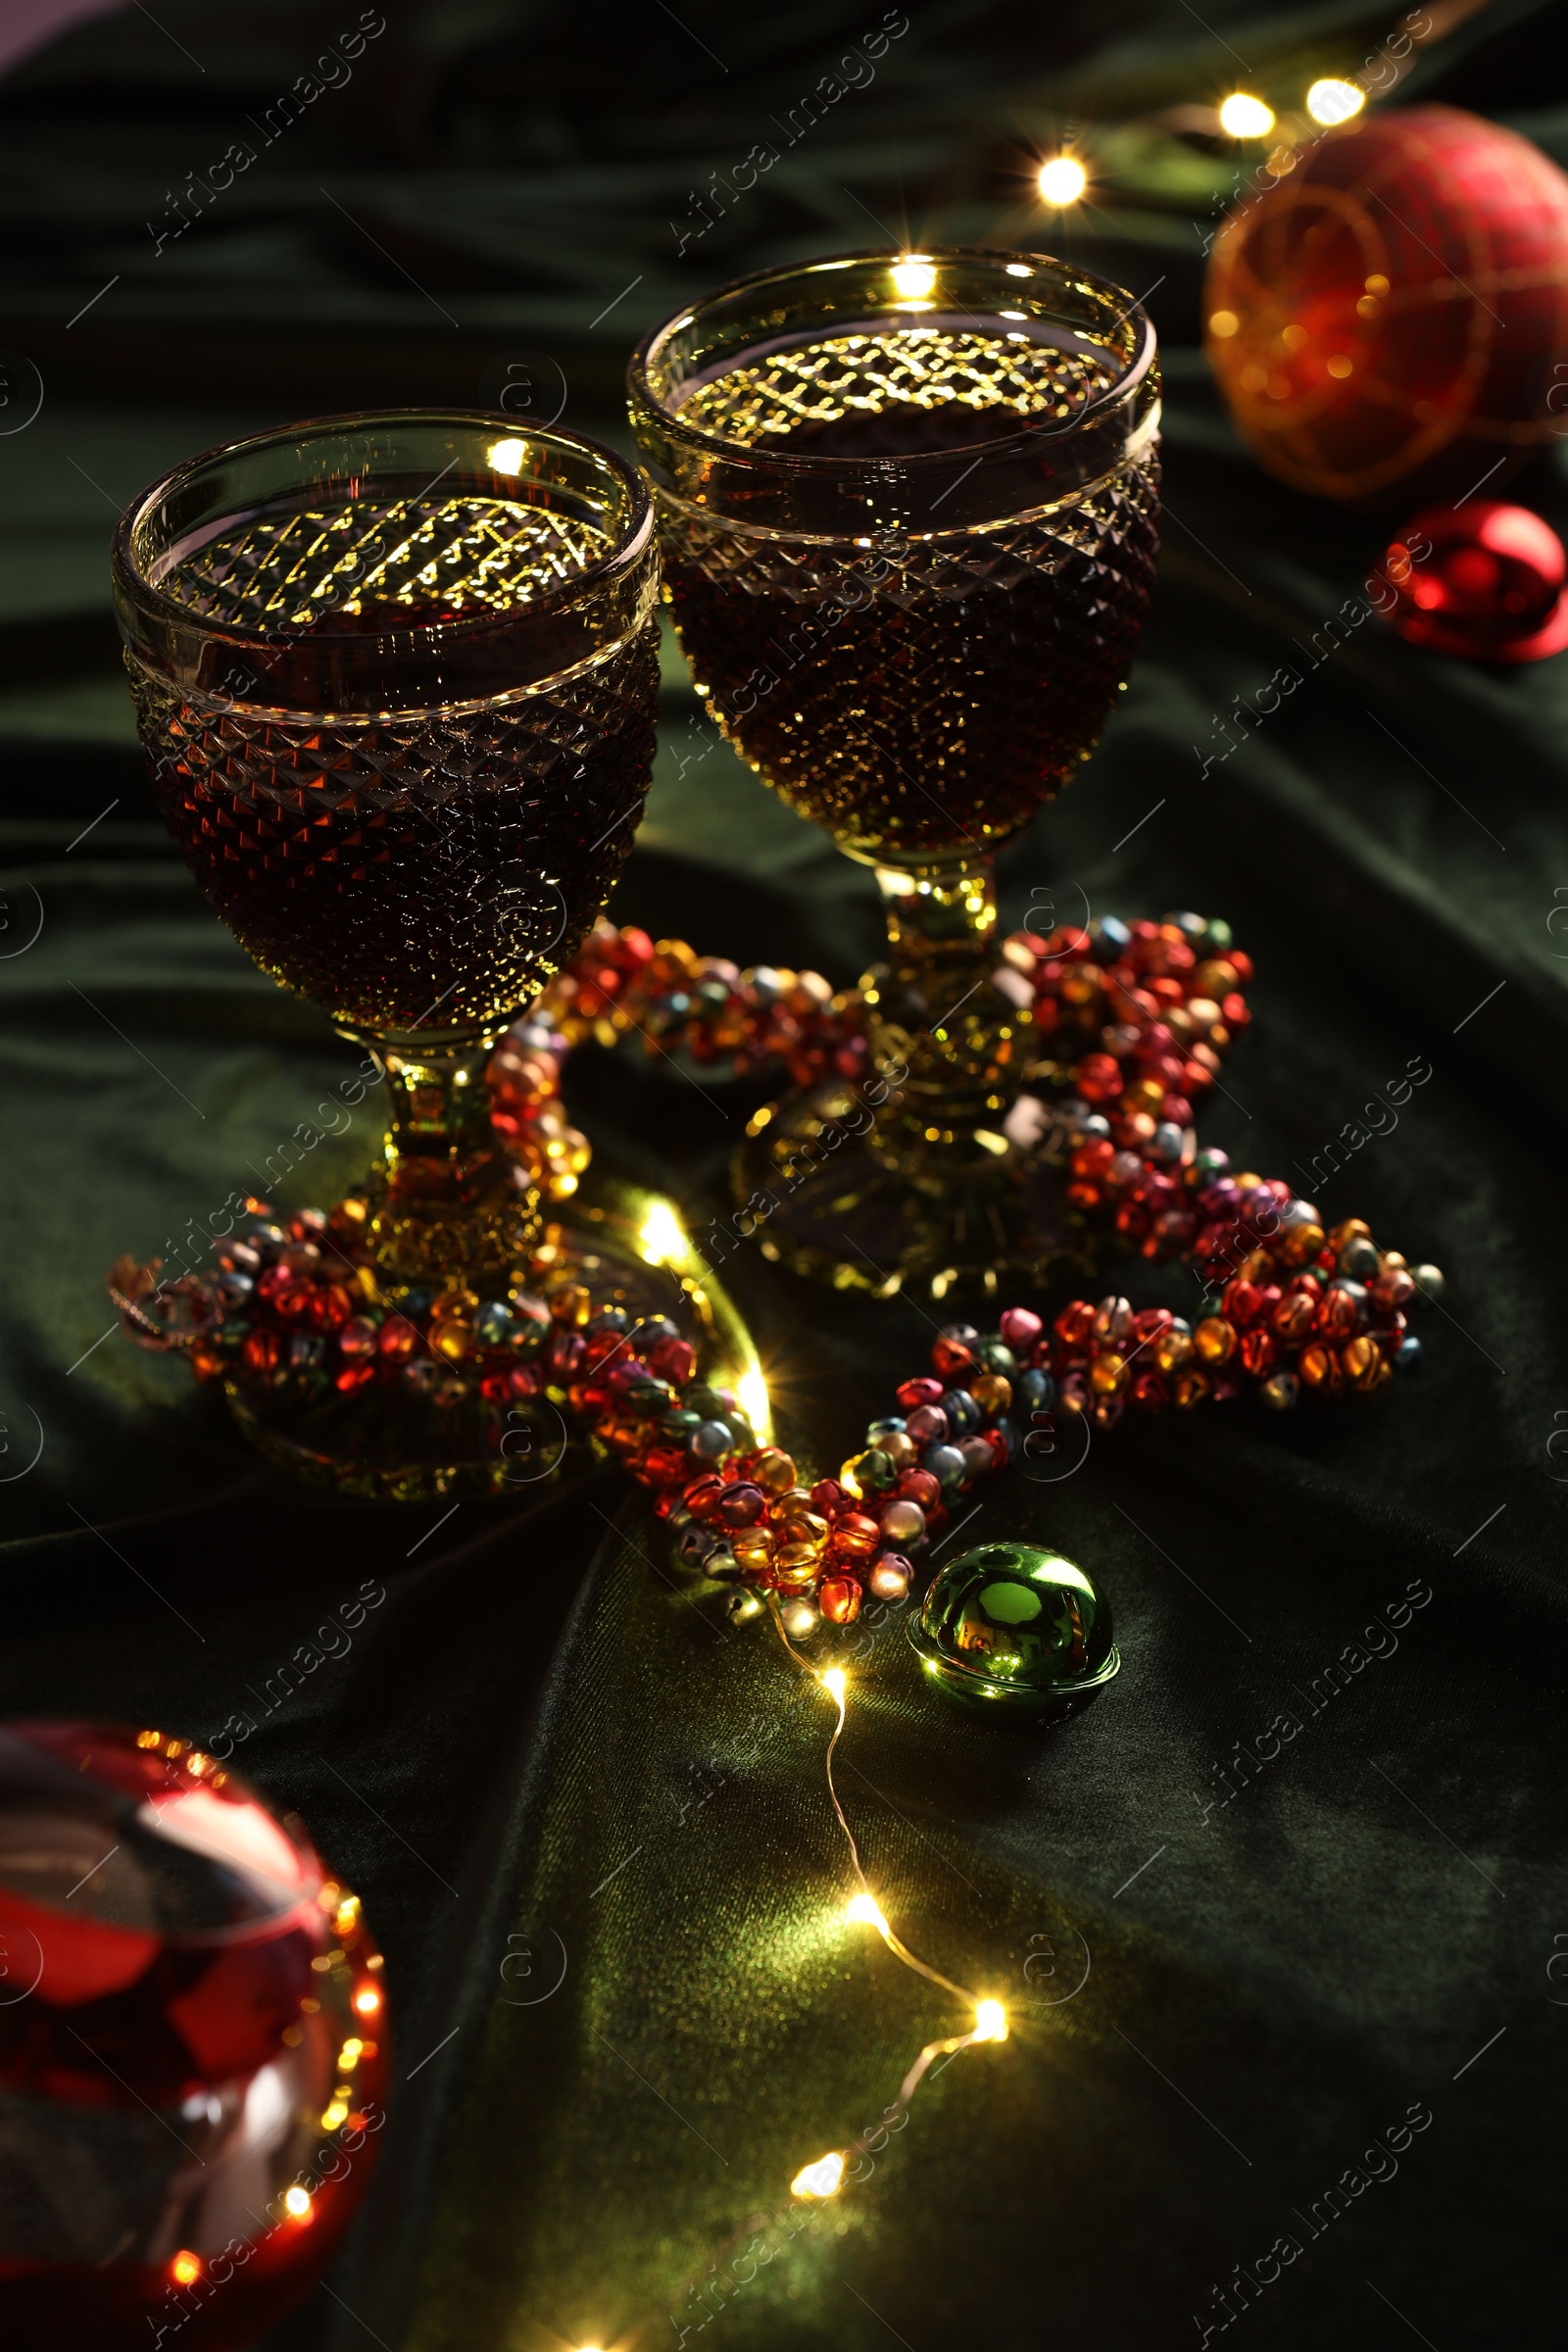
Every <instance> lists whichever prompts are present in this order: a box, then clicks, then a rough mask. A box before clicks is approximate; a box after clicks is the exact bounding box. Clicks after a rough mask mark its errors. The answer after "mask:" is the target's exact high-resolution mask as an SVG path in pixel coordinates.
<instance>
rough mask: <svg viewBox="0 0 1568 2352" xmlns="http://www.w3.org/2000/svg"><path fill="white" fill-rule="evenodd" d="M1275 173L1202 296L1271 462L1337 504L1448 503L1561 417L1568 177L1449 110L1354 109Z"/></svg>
mask: <svg viewBox="0 0 1568 2352" xmlns="http://www.w3.org/2000/svg"><path fill="white" fill-rule="evenodd" d="M1281 166H1282V167H1283V169H1282V170H1280V176H1278V177H1276V178H1275V180H1274V182H1273V184H1272V185H1271V186H1269V187H1268V188H1266V189H1265V190H1264V191H1263V192H1262V193H1261V194H1259V195H1257V196H1255V197H1251V198H1248V199H1245V200H1244V201H1243V202H1242V203H1241V204H1240V205H1239V206H1237V208H1236V209H1235V210H1234V211H1233V212H1232V213H1231V215H1230V217H1229V218H1228V220H1227V221H1225V223H1224V225H1223V226H1222V227H1221V229H1220V231H1219V233H1218V235H1217V236H1216V237H1215V239H1214V245H1213V250H1212V253H1211V255H1210V257H1209V266H1208V276H1207V281H1206V284H1205V288H1204V306H1203V307H1204V316H1205V319H1206V334H1207V348H1208V356H1209V361H1210V364H1211V366H1212V368H1213V369H1214V373H1215V375H1216V377H1217V378H1218V381H1219V384H1220V388H1221V390H1222V391H1223V393H1224V395H1225V398H1226V401H1227V403H1228V404H1229V407H1230V410H1231V415H1232V417H1234V419H1235V422H1236V426H1237V429H1238V431H1239V432H1240V433H1241V434H1242V436H1243V438H1244V439H1245V440H1246V441H1247V442H1248V443H1249V444H1250V447H1251V449H1252V451H1253V452H1254V454H1255V455H1256V456H1257V458H1258V459H1259V460H1260V461H1261V463H1262V464H1263V465H1264V466H1267V467H1268V469H1269V471H1270V472H1271V473H1274V474H1277V475H1278V476H1279V477H1280V479H1281V480H1282V481H1286V482H1289V483H1291V484H1292V485H1293V486H1294V487H1295V488H1297V489H1300V490H1312V491H1317V492H1319V493H1321V494H1322V495H1323V496H1325V497H1328V498H1340V499H1353V500H1368V499H1370V500H1378V499H1382V498H1384V497H1385V496H1386V495H1387V494H1389V493H1390V492H1397V493H1398V494H1399V495H1401V496H1403V495H1407V494H1414V495H1417V496H1423V495H1424V496H1428V497H1431V496H1436V495H1440V494H1446V495H1450V496H1451V495H1452V494H1454V493H1456V492H1458V493H1463V492H1465V491H1467V490H1469V489H1471V488H1473V487H1478V486H1479V481H1478V477H1480V478H1481V479H1484V478H1485V477H1486V476H1487V474H1488V473H1489V471H1493V472H1494V480H1495V479H1496V474H1495V470H1494V469H1496V468H1497V467H1498V462H1499V460H1501V461H1503V462H1504V463H1506V462H1507V461H1509V460H1512V461H1513V462H1514V464H1515V465H1517V464H1518V463H1521V462H1522V461H1523V459H1524V458H1525V456H1526V455H1527V454H1528V453H1529V451H1530V450H1531V449H1532V448H1534V447H1536V446H1537V445H1538V444H1539V443H1540V442H1542V441H1544V440H1545V439H1547V438H1548V437H1549V436H1550V435H1551V434H1552V433H1553V432H1554V431H1557V430H1560V429H1561V427H1562V422H1563V419H1562V417H1560V416H1559V414H1558V413H1557V412H1558V411H1559V410H1560V409H1562V408H1563V406H1564V405H1565V402H1568V373H1564V374H1563V375H1562V377H1561V379H1560V381H1559V378H1558V377H1557V376H1556V375H1554V373H1553V355H1554V354H1560V353H1562V352H1564V351H1568V175H1565V174H1564V173H1563V172H1560V171H1559V170H1558V169H1557V166H1556V165H1555V164H1553V163H1551V162H1550V161H1549V160H1548V159H1547V158H1546V157H1545V156H1544V155H1543V154H1542V153H1541V151H1540V149H1539V148H1537V147H1533V146H1532V145H1531V144H1530V142H1529V140H1528V139H1523V138H1521V137H1519V136H1518V134H1517V133H1516V132H1514V131H1511V130H1503V129H1500V128H1499V127H1498V125H1497V124H1496V123H1484V122H1482V121H1481V120H1480V119H1479V118H1478V117H1477V116H1474V115H1467V114H1463V113H1461V112H1460V111H1459V110H1458V109H1457V108H1454V107H1446V106H1414V107H1406V108H1403V109H1396V110H1393V111H1391V112H1389V113H1387V114H1380V115H1375V116H1372V117H1369V118H1367V119H1364V120H1361V121H1357V122H1356V123H1350V124H1347V125H1346V126H1345V127H1344V128H1342V129H1340V130H1336V131H1330V132H1326V133H1325V134H1324V136H1323V137H1321V138H1319V139H1317V140H1314V141H1313V142H1312V144H1311V145H1309V146H1305V147H1301V148H1298V149H1297V150H1296V152H1295V154H1294V156H1292V157H1290V158H1280V159H1277V161H1276V162H1275V163H1274V168H1275V169H1277V170H1279V169H1280V167H1281ZM1554 389H1555V391H1556V404H1555V406H1553V397H1552V396H1553V392H1554Z"/></svg>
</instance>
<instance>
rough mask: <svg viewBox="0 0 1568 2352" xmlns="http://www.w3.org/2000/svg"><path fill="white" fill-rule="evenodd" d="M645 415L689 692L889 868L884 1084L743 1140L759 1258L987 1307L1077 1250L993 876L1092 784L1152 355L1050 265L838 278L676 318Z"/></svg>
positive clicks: (845, 265) (653, 348)
mask: <svg viewBox="0 0 1568 2352" xmlns="http://www.w3.org/2000/svg"><path fill="white" fill-rule="evenodd" d="M630 403H631V415H632V422H633V426H634V428H635V431H636V435H637V441H638V447H639V451H640V454H641V457H642V462H643V466H644V470H645V472H646V473H647V475H648V477H649V479H650V481H651V483H652V484H653V486H654V491H655V497H656V502H657V505H658V509H659V517H660V533H661V539H662V551H663V575H664V586H663V595H664V598H665V600H666V602H667V603H668V605H669V607H670V611H671V614H672V617H673V620H674V623H675V627H676V629H677V631H678V632H679V635H680V641H681V645H682V647H683V649H684V651H685V654H686V657H687V660H688V661H689V662H690V663H691V667H692V670H693V672H694V675H695V679H696V682H697V692H698V693H699V695H700V696H702V697H703V698H704V701H705V703H706V706H707V708H708V709H709V710H710V711H711V713H712V715H713V717H714V719H715V720H716V721H717V723H718V725H719V727H720V728H721V729H722V730H723V732H724V734H725V735H726V736H727V738H728V739H729V741H730V742H731V743H732V744H733V745H734V746H735V748H736V750H737V751H738V752H739V753H740V754H741V756H742V758H743V759H745V760H747V761H748V762H749V763H750V765H751V766H753V767H754V768H755V769H756V770H757V771H758V773H759V774H760V776H762V777H763V779H764V780H765V781H766V782H767V783H768V784H770V785H771V786H772V787H773V789H774V791H775V792H777V793H778V794H779V795H780V796H781V797H782V798H783V799H784V800H785V801H786V802H788V804H789V805H790V807H791V808H792V809H797V810H798V811H799V812H800V813H801V814H802V815H805V816H808V817H811V818H813V819H814V820H815V821H816V822H817V823H819V824H821V825H823V826H825V827H826V829H827V831H828V832H829V833H830V834H831V835H832V837H833V839H834V841H835V842H836V843H837V844H838V846H839V848H840V849H842V850H843V851H844V852H845V853H846V854H847V855H848V856H849V857H851V858H858V859H859V860H860V861H861V862H862V863H865V864H867V865H870V866H872V867H873V868H874V869H875V872H876V877H877V881H878V884H879V886H880V889H881V894H882V901H883V907H884V911H885V914H886V917H887V924H888V935H889V961H888V966H887V968H886V970H882V969H879V970H878V971H877V972H876V973H874V974H872V975H871V976H870V977H869V978H868V980H867V982H866V983H865V986H866V998H867V1003H868V1005H869V1006H870V1008H871V1019H872V1032H871V1044H872V1054H873V1059H874V1061H875V1063H876V1065H877V1068H878V1070H879V1071H880V1074H881V1076H880V1083H879V1084H876V1085H873V1086H872V1087H871V1088H870V1089H869V1090H866V1089H859V1090H857V1089H856V1088H854V1087H852V1086H849V1085H847V1084H846V1083H844V1082H842V1081H837V1080H835V1081H830V1082H828V1083H827V1084H825V1085H822V1086H819V1087H817V1088H816V1089H814V1090H812V1091H811V1092H809V1093H806V1094H802V1095H797V1096H795V1097H792V1098H788V1099H786V1100H785V1101H784V1102H783V1103H778V1104H776V1105H771V1106H769V1107H768V1108H767V1109H766V1110H764V1111H762V1112H760V1113H759V1114H758V1117H757V1118H756V1119H755V1120H754V1121H753V1122H752V1128H751V1131H750V1138H749V1141H748V1143H747V1144H746V1145H745V1146H743V1147H742V1150H741V1151H740V1152H738V1153H737V1155H736V1159H735V1162H734V1166H733V1178H734V1184H735V1190H736V1193H737V1196H738V1197H739V1198H742V1199H747V1200H748V1201H750V1204H751V1207H752V1211H753V1214H754V1216H756V1218H757V1219H758V1222H759V1225H760V1228H761V1235H762V1247H763V1249H764V1250H766V1251H767V1253H768V1254H770V1255H772V1256H775V1257H780V1258H782V1259H784V1260H785V1261H786V1262H788V1263H789V1264H791V1265H793V1266H795V1267H796V1268H798V1269H799V1270H800V1271H802V1272H805V1273H809V1274H813V1275H817V1276H820V1277H822V1278H824V1279H827V1280H829V1281H831V1282H833V1283H835V1284H836V1285H838V1286H839V1287H841V1288H842V1287H846V1286H849V1285H857V1286H862V1287H866V1288H870V1289H873V1290H875V1291H878V1292H880V1293H883V1294H886V1293H888V1292H891V1291H893V1290H895V1289H897V1288H898V1287H899V1286H900V1285H901V1284H907V1285H909V1286H911V1287H921V1288H925V1289H927V1290H928V1291H929V1292H930V1293H931V1295H933V1296H935V1297H943V1296H945V1295H946V1294H947V1293H948V1292H949V1291H951V1290H953V1289H954V1288H955V1287H956V1286H957V1287H970V1288H978V1289H980V1290H982V1291H984V1292H986V1293H992V1292H994V1291H995V1290H996V1288H997V1287H998V1285H999V1283H1000V1282H1001V1281H1002V1280H1003V1279H1005V1276H1006V1275H1007V1274H1009V1273H1019V1272H1023V1273H1036V1272H1038V1271H1039V1270H1040V1269H1041V1267H1042V1266H1043V1265H1045V1264H1047V1263H1049V1262H1050V1261H1051V1260H1052V1259H1054V1258H1055V1257H1057V1256H1059V1255H1061V1254H1063V1253H1064V1252H1065V1251H1066V1250H1068V1249H1069V1247H1070V1237H1069V1231H1068V1226H1067V1220H1066V1216H1065V1212H1064V1208H1063V1206H1062V1203H1061V1201H1060V1200H1059V1198H1058V1187H1057V1186H1056V1184H1055V1183H1054V1181H1053V1179H1052V1177H1051V1174H1050V1171H1049V1170H1048V1169H1047V1168H1046V1167H1045V1165H1044V1164H1043V1162H1042V1160H1041V1157H1040V1155H1039V1153H1038V1152H1036V1151H1035V1150H1033V1149H1032V1148H1031V1144H1030V1141H1029V1134H1030V1129H1029V1125H1028V1122H1027V1120H1026V1119H1025V1118H1023V1117H1017V1116H1013V1115H1012V1114H1013V1108H1014V1104H1015V1101H1016V1097H1017V1093H1018V1088H1019V1082H1020V1080H1021V1079H1022V1078H1023V1077H1024V1076H1025V1075H1029V1076H1030V1077H1031V1082H1032V1083H1039V1084H1042V1085H1044V1086H1048V1087H1049V1084H1050V1081H1051V1078H1052V1076H1053V1074H1054V1073H1053V1070H1052V1068H1051V1066H1050V1065H1049V1064H1048V1065H1041V1064H1039V1063H1038V1062H1037V1061H1036V1060H1035V1059H1034V1058H1033V1055H1032V1045H1031V1038H1032V1032H1031V1030H1030V1027H1029V1022H1028V1019H1027V1016H1023V1017H1020V1016H1019V1014H1018V1012H1017V1011H1016V1009H1015V1007H1014V1005H1012V1004H1011V1003H1010V1002H1009V1001H1008V999H1007V997H1006V996H1005V994H999V993H998V992H997V991H996V990H995V989H993V988H992V987H991V986H990V985H989V981H990V974H991V969H992V965H993V963H994V961H995V959H996V958H995V944H996V943H995V941H994V932H995V926H996V893H995V880H994V873H995V860H996V855H997V852H998V850H999V849H1001V848H1002V847H1003V846H1004V845H1005V844H1006V843H1007V842H1008V841H1010V840H1012V839H1013V838H1014V837H1015V836H1016V835H1017V834H1018V833H1019V832H1021V830H1022V829H1023V827H1024V826H1025V825H1026V824H1027V823H1028V821H1029V819H1030V818H1031V817H1032V816H1033V815H1034V813H1035V812H1036V810H1037V809H1040V808H1041V807H1042V806H1043V805H1044V804H1045V803H1046V802H1047V801H1049V800H1051V799H1052V798H1053V797H1054V794H1055V793H1056V792H1058V791H1059V790H1060V789H1061V787H1062V786H1063V785H1064V784H1065V783H1066V782H1067V781H1068V780H1069V778H1070V777H1071V775H1072V773H1073V771H1074V769H1075V768H1076V767H1077V766H1078V764H1079V763H1080V762H1081V761H1082V760H1086V759H1087V758H1088V757H1089V755H1090V753H1091V751H1092V750H1093V748H1094V745H1095V742H1096V739H1097V737H1098V736H1099V733H1100V730H1101V728H1102V726H1103V722H1104V720H1105V717H1106V715H1107V713H1108V712H1109V711H1110V709H1111V706H1112V704H1113V703H1114V701H1115V698H1116V694H1117V690H1118V688H1119V687H1120V686H1121V684H1122V681H1123V678H1124V674H1125V672H1126V669H1127V665H1128V662H1129V661H1130V660H1131V657H1132V654H1133V650H1134V647H1135V646H1136V643H1137V640H1138V634H1139V629H1140V625H1141V623H1142V620H1143V616H1144V613H1145V611H1146V609H1147V606H1148V602H1149V596H1150V589H1151V585H1152V577H1153V565H1154V556H1155V551H1156V538H1155V515H1156V512H1157V485H1158V459H1157V450H1158V425H1159V399H1158V377H1157V372H1156V368H1155V365H1154V336H1153V329H1152V326H1151V325H1150V323H1149V320H1148V319H1146V318H1145V316H1144V314H1143V312H1142V311H1141V309H1140V308H1139V306H1138V304H1137V303H1136V302H1135V301H1134V300H1133V299H1132V298H1131V297H1130V296H1128V295H1127V294H1125V293H1124V292H1123V291H1122V290H1121V289H1120V288H1119V287H1117V286H1114V285H1112V284H1110V283H1109V282H1108V281H1107V280H1105V279H1103V278H1100V277H1097V276H1095V275H1093V274H1092V273H1091V272H1089V271H1087V270H1079V269H1076V268H1074V267H1072V266H1070V265H1069V264H1067V263H1065V262H1061V261H1054V260H1051V259H1049V258H1047V257H1045V256H1042V255H1040V254H1031V253H1007V252H970V251H964V250H960V249H953V248H940V247H933V248H931V249H930V250H929V251H928V252H926V253H922V254H902V255H901V254H895V253H858V254H849V255H844V256H840V257H836V258H834V259H831V260H828V261H819V262H811V263H807V264H802V265H797V266H793V267H789V268H785V269H778V270H766V271H763V272H761V273H760V274H759V275H757V276H753V277H748V278H744V279H742V280H740V281H739V282H738V283H736V284H734V285H730V286H726V287H723V288H721V289H720V290H719V291H718V292H717V293H714V294H711V295H710V296H709V297H707V299H706V300H704V301H702V302H699V303H697V304H695V305H693V306H692V308H690V309H689V310H685V311H683V312H681V313H680V314H679V316H678V317H676V318H674V319H668V320H666V321H665V323H664V324H663V325H662V326H660V327H658V328H656V329H655V330H654V332H653V333H652V334H650V335H649V336H648V337H647V338H646V340H645V341H644V342H643V343H642V344H641V346H640V347H639V349H638V351H637V353H636V355H635V357H634V359H633V362H632V366H631V370H630ZM1036 1124H1037V1125H1038V1122H1036Z"/></svg>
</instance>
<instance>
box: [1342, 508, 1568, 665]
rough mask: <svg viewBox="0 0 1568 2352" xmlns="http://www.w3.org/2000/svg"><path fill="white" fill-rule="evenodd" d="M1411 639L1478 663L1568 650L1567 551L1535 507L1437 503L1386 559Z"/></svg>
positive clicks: (1404, 631)
mask: <svg viewBox="0 0 1568 2352" xmlns="http://www.w3.org/2000/svg"><path fill="white" fill-rule="evenodd" d="M1382 569H1385V574H1387V578H1390V581H1392V583H1394V593H1397V605H1394V610H1392V612H1390V616H1387V618H1390V621H1392V623H1394V628H1397V630H1398V635H1401V637H1408V640H1410V645H1429V647H1432V649H1434V652H1439V654H1467V657H1469V659H1472V661H1544V659H1546V654H1561V652H1563V647H1568V586H1566V583H1568V558H1566V555H1563V541H1561V539H1558V536H1556V531H1554V529H1551V524H1546V522H1543V519H1540V515H1533V513H1531V508H1528V506H1502V504H1499V501H1497V499H1474V501H1472V504H1469V506H1457V508H1452V506H1429V508H1427V511H1425V513H1420V515H1417V517H1415V522H1410V524H1408V527H1405V529H1403V531H1401V534H1398V539H1397V541H1394V546H1392V548H1390V551H1387V555H1385V558H1382Z"/></svg>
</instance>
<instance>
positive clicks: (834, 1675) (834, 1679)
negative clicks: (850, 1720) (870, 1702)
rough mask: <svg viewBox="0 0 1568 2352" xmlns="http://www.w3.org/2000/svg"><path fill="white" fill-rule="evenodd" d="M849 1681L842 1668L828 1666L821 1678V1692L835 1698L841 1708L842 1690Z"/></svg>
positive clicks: (842, 1701) (842, 1700) (842, 1702)
mask: <svg viewBox="0 0 1568 2352" xmlns="http://www.w3.org/2000/svg"><path fill="white" fill-rule="evenodd" d="M849 1679H850V1678H849V1676H848V1675H847V1674H846V1673H845V1671H844V1669H843V1667H842V1666H830V1667H829V1668H828V1669H827V1671H826V1673H825V1674H824V1675H823V1677H822V1688H823V1690H824V1691H826V1692H827V1693H828V1695H829V1697H830V1698H836V1699H837V1700H838V1702H839V1705H840V1706H841V1707H842V1706H843V1704H844V1691H845V1686H846V1685H847V1683H848V1682H849Z"/></svg>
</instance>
